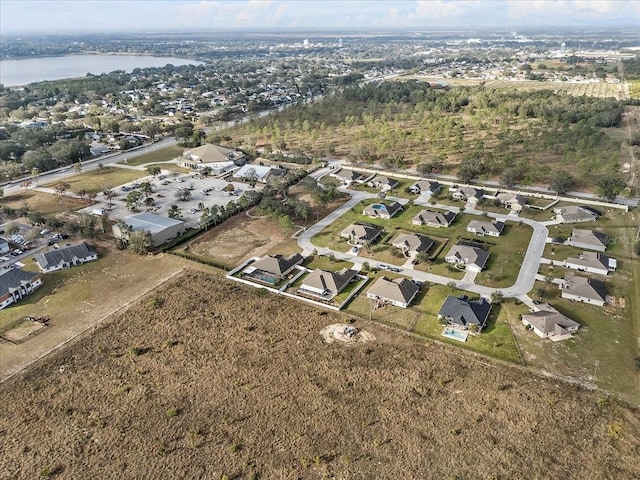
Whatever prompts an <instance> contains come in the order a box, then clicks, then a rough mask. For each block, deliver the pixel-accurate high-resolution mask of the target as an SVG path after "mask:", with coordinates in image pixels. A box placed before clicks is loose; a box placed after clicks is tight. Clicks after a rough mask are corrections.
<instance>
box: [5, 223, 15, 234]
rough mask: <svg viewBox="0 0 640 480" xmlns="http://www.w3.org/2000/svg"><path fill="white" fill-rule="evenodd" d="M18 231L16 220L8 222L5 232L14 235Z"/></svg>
mask: <svg viewBox="0 0 640 480" xmlns="http://www.w3.org/2000/svg"><path fill="white" fill-rule="evenodd" d="M17 231H18V225H17V224H16V223H15V222H11V223H8V224H6V225H5V226H4V233H6V234H7V235H13V234H14V233H16V232H17Z"/></svg>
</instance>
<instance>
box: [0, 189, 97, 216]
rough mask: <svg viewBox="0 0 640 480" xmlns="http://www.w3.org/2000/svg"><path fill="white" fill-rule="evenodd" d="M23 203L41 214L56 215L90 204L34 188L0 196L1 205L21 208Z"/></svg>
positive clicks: (89, 203) (86, 201)
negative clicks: (0, 199)
mask: <svg viewBox="0 0 640 480" xmlns="http://www.w3.org/2000/svg"><path fill="white" fill-rule="evenodd" d="M25 203H26V204H27V205H29V209H30V210H31V211H35V212H40V213H42V214H43V215H56V214H58V213H62V212H67V211H69V210H78V209H80V208H84V207H88V206H89V205H91V201H90V200H83V199H80V198H70V197H66V196H60V195H53V194H51V193H43V192H38V191H34V190H16V191H15V192H12V193H10V194H5V196H4V197H3V198H2V204H3V205H7V206H9V207H11V208H15V209H18V208H21V207H22V205H24V204H25Z"/></svg>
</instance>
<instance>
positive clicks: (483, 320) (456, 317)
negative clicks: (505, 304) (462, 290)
mask: <svg viewBox="0 0 640 480" xmlns="http://www.w3.org/2000/svg"><path fill="white" fill-rule="evenodd" d="M489 313H491V303H489V302H488V301H487V300H486V299H485V298H480V299H479V300H469V297H467V296H466V295H462V296H461V297H454V296H452V295H449V296H448V297H447V299H446V300H445V301H444V303H443V304H442V307H440V310H439V311H438V320H446V321H447V322H448V323H450V324H452V325H457V326H460V327H464V328H469V327H471V326H472V325H475V327H474V328H477V330H478V331H481V330H482V329H483V328H484V327H485V326H486V325H487V320H488V319H489Z"/></svg>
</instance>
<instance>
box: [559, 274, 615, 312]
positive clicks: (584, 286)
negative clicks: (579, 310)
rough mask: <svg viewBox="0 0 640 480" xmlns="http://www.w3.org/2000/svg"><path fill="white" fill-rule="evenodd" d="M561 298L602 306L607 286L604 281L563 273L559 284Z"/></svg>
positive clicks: (604, 301)
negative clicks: (563, 275)
mask: <svg viewBox="0 0 640 480" xmlns="http://www.w3.org/2000/svg"><path fill="white" fill-rule="evenodd" d="M560 289H561V290H562V295H561V296H562V298H566V299H568V300H576V301H578V302H584V303H589V304H591V305H598V306H599V307H602V306H604V304H605V303H606V294H607V287H606V285H605V283H604V282H602V281H600V280H596V279H593V278H586V277H579V276H577V275H570V274H567V275H565V277H564V279H563V280H562V283H561V285H560Z"/></svg>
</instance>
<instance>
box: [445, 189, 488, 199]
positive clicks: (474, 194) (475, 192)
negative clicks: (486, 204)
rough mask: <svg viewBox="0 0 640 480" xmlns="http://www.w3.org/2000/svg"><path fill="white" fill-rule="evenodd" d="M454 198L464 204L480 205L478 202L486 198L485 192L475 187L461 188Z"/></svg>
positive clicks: (454, 194) (456, 191) (455, 192)
mask: <svg viewBox="0 0 640 480" xmlns="http://www.w3.org/2000/svg"><path fill="white" fill-rule="evenodd" d="M452 196H453V198H455V199H456V200H462V201H463V202H470V203H478V201H480V199H482V197H484V190H482V189H479V188H473V187H461V188H458V189H457V190H455V191H454V192H453V194H452Z"/></svg>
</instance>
